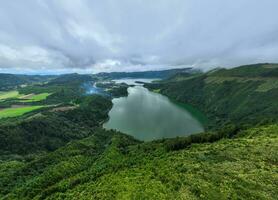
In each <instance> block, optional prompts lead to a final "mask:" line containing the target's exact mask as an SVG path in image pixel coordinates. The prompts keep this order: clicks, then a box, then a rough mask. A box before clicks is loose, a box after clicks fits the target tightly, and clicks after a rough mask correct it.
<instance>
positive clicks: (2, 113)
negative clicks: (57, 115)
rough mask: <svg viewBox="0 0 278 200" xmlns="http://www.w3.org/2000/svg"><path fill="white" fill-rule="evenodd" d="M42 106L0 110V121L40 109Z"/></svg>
mask: <svg viewBox="0 0 278 200" xmlns="http://www.w3.org/2000/svg"><path fill="white" fill-rule="evenodd" d="M42 107H44V106H24V107H13V108H6V109H3V110H0V119H2V118H7V117H17V116H21V115H23V114H25V113H28V112H31V111H34V110H37V109H40V108H42Z"/></svg>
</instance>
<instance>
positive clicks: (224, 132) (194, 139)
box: [165, 124, 240, 151]
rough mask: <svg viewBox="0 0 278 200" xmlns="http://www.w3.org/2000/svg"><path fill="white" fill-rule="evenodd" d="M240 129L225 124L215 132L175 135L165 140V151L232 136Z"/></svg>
mask: <svg viewBox="0 0 278 200" xmlns="http://www.w3.org/2000/svg"><path fill="white" fill-rule="evenodd" d="M239 131H240V129H239V128H237V127H236V126H235V125H233V124H230V125H225V126H224V127H222V128H221V129H220V130H218V131H217V132H213V133H212V132H206V133H200V134H194V135H190V136H188V137H177V138H174V139H168V140H166V141H165V144H166V150H167V151H177V150H181V149H185V148H188V147H190V145H192V144H202V143H212V142H216V141H218V140H221V139H224V138H233V137H234V136H235V135H237V133H238V132H239Z"/></svg>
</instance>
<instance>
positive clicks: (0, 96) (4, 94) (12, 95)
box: [0, 91, 19, 100]
mask: <svg viewBox="0 0 278 200" xmlns="http://www.w3.org/2000/svg"><path fill="white" fill-rule="evenodd" d="M18 95H19V93H18V91H9V92H0V100H4V99H9V98H16V97H18Z"/></svg>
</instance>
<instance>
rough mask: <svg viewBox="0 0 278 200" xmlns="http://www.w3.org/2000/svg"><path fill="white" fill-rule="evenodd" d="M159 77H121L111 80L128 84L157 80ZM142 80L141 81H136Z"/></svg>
mask: <svg viewBox="0 0 278 200" xmlns="http://www.w3.org/2000/svg"><path fill="white" fill-rule="evenodd" d="M158 80H160V79H149V78H136V79H134V78H122V79H115V80H112V81H114V82H115V83H126V84H128V85H143V84H142V83H151V82H152V81H158ZM138 82H142V83H138Z"/></svg>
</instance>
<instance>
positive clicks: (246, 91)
mask: <svg viewBox="0 0 278 200" xmlns="http://www.w3.org/2000/svg"><path fill="white" fill-rule="evenodd" d="M253 67H254V68H253ZM268 67H270V66H268ZM276 69H277V68H275V67H274V68H266V67H265V65H263V66H262V65H257V66H243V67H239V68H234V69H231V70H226V69H225V70H218V71H216V72H212V73H207V74H203V75H199V76H197V77H193V78H191V79H188V80H182V81H171V82H164V83H160V84H159V83H156V84H147V85H146V86H147V87H149V88H150V89H160V93H162V94H164V95H167V96H169V97H170V98H173V99H175V100H177V101H179V102H183V103H188V104H191V105H193V106H195V107H196V108H199V109H200V110H201V111H203V112H204V113H205V114H206V115H207V117H208V119H209V123H208V127H207V128H208V129H211V128H213V129H214V128H215V127H221V126H223V125H225V124H226V123H227V122H232V123H235V124H238V125H244V126H245V125H246V124H250V125H255V124H258V123H260V122H261V121H265V119H268V121H278V115H277V113H278V101H277V99H278V87H276V85H274V86H272V87H270V88H267V89H266V90H264V91H260V90H258V88H260V87H261V86H262V85H263V84H267V83H268V82H269V81H270V82H274V81H278V80H277V79H276V78H273V77H271V79H270V78H267V77H266V74H267V73H269V72H270V71H271V70H272V71H273V70H276ZM253 70H254V71H253ZM272 71H271V72H272ZM251 72H252V73H251ZM235 76H238V77H235ZM239 76H240V77H239ZM257 76H260V77H257ZM250 77H256V78H255V79H254V78H250Z"/></svg>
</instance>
